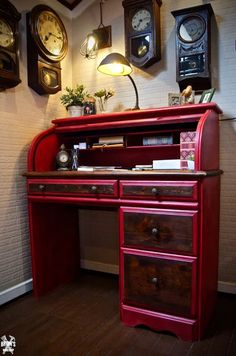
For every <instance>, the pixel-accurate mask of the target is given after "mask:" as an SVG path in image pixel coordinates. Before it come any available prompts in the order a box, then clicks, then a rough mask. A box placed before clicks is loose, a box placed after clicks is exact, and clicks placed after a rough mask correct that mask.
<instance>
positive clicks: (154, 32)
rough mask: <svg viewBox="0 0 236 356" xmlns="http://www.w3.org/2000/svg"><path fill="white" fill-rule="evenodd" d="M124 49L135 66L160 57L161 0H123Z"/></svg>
mask: <svg viewBox="0 0 236 356" xmlns="http://www.w3.org/2000/svg"><path fill="white" fill-rule="evenodd" d="M122 4H123V7H124V16H125V51H126V57H127V59H128V60H129V61H130V62H131V63H132V64H134V65H135V66H136V67H149V66H150V65H152V64H153V63H154V62H157V61H158V60H160V59H161V40H160V39H161V30H160V6H161V4H162V1H161V0H124V1H123V2H122Z"/></svg>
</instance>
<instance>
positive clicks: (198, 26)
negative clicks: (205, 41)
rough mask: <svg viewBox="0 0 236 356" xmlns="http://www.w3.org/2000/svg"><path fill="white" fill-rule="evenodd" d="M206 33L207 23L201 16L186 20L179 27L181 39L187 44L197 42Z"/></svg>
mask: <svg viewBox="0 0 236 356" xmlns="http://www.w3.org/2000/svg"><path fill="white" fill-rule="evenodd" d="M204 32H205V22H204V20H203V19H202V18H201V17H200V16H190V17H187V18H185V19H184V20H183V21H182V23H181V24H180V26H179V37H180V39H182V40H183V41H185V42H195V41H197V40H199V38H201V37H202V35H203V34H204Z"/></svg>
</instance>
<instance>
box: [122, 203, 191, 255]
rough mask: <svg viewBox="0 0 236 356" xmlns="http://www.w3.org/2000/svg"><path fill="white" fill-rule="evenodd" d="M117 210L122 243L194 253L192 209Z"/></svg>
mask: <svg viewBox="0 0 236 356" xmlns="http://www.w3.org/2000/svg"><path fill="white" fill-rule="evenodd" d="M121 211H122V212H121V222H122V223H121V224H122V225H121V226H122V229H123V231H121V234H123V244H124V246H134V247H139V248H145V249H147V248H151V249H159V250H168V251H182V252H189V253H196V246H195V245H196V240H197V238H196V237H197V212H196V211H179V210H161V209H155V210H154V209H141V208H137V209H135V208H122V209H121ZM121 241H122V240H121Z"/></svg>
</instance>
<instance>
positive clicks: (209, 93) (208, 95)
mask: <svg viewBox="0 0 236 356" xmlns="http://www.w3.org/2000/svg"><path fill="white" fill-rule="evenodd" d="M214 93H215V88H211V89H208V90H205V91H204V92H203V93H202V95H201V98H200V100H199V103H202V104H204V103H209V102H210V101H211V99H212V97H213V95H214Z"/></svg>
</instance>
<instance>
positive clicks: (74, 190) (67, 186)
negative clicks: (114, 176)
mask: <svg viewBox="0 0 236 356" xmlns="http://www.w3.org/2000/svg"><path fill="white" fill-rule="evenodd" d="M28 191H29V194H49V195H51V194H52V195H55V194H56V195H60V194H62V195H80V196H104V197H117V196H118V190H117V181H102V182H101V181H76V182H71V181H70V182H60V181H59V182H57V183H56V182H49V181H47V182H42V181H41V182H34V181H32V182H29V184H28Z"/></svg>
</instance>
